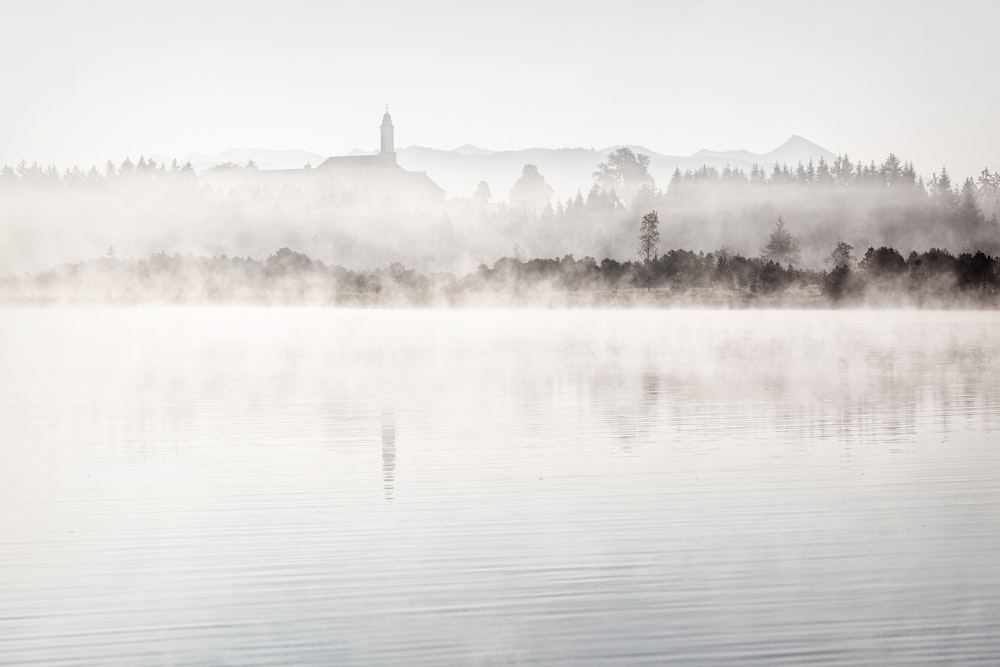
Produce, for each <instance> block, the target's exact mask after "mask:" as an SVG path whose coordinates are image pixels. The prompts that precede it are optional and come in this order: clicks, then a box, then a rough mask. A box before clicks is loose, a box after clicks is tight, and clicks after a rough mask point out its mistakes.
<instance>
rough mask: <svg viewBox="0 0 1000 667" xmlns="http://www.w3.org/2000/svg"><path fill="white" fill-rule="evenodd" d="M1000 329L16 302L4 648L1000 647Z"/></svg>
mask: <svg viewBox="0 0 1000 667" xmlns="http://www.w3.org/2000/svg"><path fill="white" fill-rule="evenodd" d="M998 352H1000V314H998V313H995V312H926V311H875V310H864V311H801V310H800V311H759V310H743V311H728V312H727V311H707V310H658V311H654V310H651V311H640V310H636V311H612V310H521V311H517V310H508V311H504V310H384V311H381V310H347V309H343V310H341V309H321V308H317V309H293V308H288V309H285V308H245V309H244V308H209V307H205V308H198V307H190V308H187V307H184V308H182V307H176V308H169V307H166V308H152V307H150V308H106V309H100V308H98V309H73V308H64V309H57V308H53V309H6V310H0V374H2V376H0V456H2V459H0V664H3V665H28V664H45V665H183V666H186V665H258V664H259V665H265V664H266V665H278V664H281V665H331V664H371V665H450V664H459V665H464V664H470V665H493V664H565V665H579V664H590V663H594V664H609V663H613V664H642V663H648V664H663V663H665V662H670V663H682V664H732V663H739V662H745V663H756V664H767V665H774V664H782V663H786V664H885V663H898V664H919V663H932V664H941V663H961V664H970V663H976V662H980V663H984V664H986V663H993V664H996V663H997V662H998V661H1000V437H998V436H1000V354H998Z"/></svg>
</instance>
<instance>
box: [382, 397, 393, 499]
mask: <svg viewBox="0 0 1000 667" xmlns="http://www.w3.org/2000/svg"><path fill="white" fill-rule="evenodd" d="M395 476H396V420H395V416H394V415H393V413H392V411H391V410H383V411H382V487H383V489H384V491H385V499H386V500H392V491H393V482H394V480H395Z"/></svg>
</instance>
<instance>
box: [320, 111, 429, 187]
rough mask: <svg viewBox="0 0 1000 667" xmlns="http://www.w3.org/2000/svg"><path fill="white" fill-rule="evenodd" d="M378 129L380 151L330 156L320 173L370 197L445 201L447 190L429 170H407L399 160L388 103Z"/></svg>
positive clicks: (334, 181) (321, 167)
mask: <svg viewBox="0 0 1000 667" xmlns="http://www.w3.org/2000/svg"><path fill="white" fill-rule="evenodd" d="M379 131H380V135H381V136H380V138H381V141H380V149H379V152H378V154H376V155H344V156H338V157H330V158H327V159H326V160H324V161H323V163H322V164H320V165H319V167H317V171H318V173H320V174H322V175H324V176H329V177H330V178H331V179H332V182H333V183H337V184H340V185H341V186H344V187H345V188H348V189H350V190H351V191H352V192H354V193H355V194H356V195H358V196H360V197H362V198H364V199H367V200H374V201H376V202H377V201H379V200H387V201H389V202H400V203H402V202H406V201H412V202H415V203H417V202H419V203H428V202H443V201H444V190H443V189H442V188H441V186H439V185H438V184H437V183H435V182H434V181H432V180H431V179H430V177H428V176H427V173H426V172H422V171H420V172H417V171H407V170H406V169H403V168H402V167H400V166H399V164H397V162H396V146H395V127H394V126H393V124H392V116H390V115H389V108H388V107H386V110H385V115H383V116H382V125H381V127H380V128H379Z"/></svg>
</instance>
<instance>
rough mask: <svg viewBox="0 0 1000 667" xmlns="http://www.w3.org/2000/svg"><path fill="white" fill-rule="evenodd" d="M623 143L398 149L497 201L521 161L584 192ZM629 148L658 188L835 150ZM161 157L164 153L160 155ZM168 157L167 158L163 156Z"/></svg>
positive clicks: (296, 156) (420, 166)
mask: <svg viewBox="0 0 1000 667" xmlns="http://www.w3.org/2000/svg"><path fill="white" fill-rule="evenodd" d="M618 148H621V146H608V147H606V148H601V149H594V148H527V149H523V150H514V151H493V150H489V149H487V148H482V147H479V146H473V145H472V144H465V145H463V146H459V147H458V148H455V149H452V150H442V149H438V148H427V147H424V146H407V147H406V148H400V149H398V150H397V160H398V162H399V165H400V166H402V167H403V168H404V169H408V170H410V171H424V172H427V175H428V176H430V177H431V178H432V179H433V180H434V181H435V182H436V183H438V184H439V185H440V186H441V187H442V188H444V189H445V191H446V192H447V193H448V196H449V197H470V196H471V195H472V193H473V192H474V191H475V189H476V186H477V185H478V183H479V182H480V181H486V182H487V183H488V184H489V186H490V190H491V191H492V193H493V197H494V199H496V200H506V199H507V195H508V193H509V192H510V189H511V187H512V186H513V185H514V182H515V181H516V180H517V179H518V178H519V177H520V175H521V169H522V168H523V167H524V165H525V164H528V163H531V164H535V165H537V166H538V170H539V171H540V172H541V174H542V176H544V177H545V180H546V181H547V182H548V183H549V185H551V186H552V188H553V189H554V190H555V197H556V198H558V199H560V200H563V201H565V200H566V199H567V198H569V197H573V196H575V195H576V192H577V191H580V192H581V193H582V194H583V195H584V196H586V194H587V191H588V190H589V189H590V187H591V185H593V182H594V178H593V174H594V171H596V170H597V165H598V164H599V163H601V162H603V161H605V160H606V159H607V156H608V155H609V154H610V153H611V152H612V151H614V150H617V149H618ZM629 148H631V149H632V150H633V151H635V152H637V153H643V154H645V155H648V156H649V157H650V165H649V172H650V173H651V174H652V175H653V178H655V179H656V185H657V187H660V188H663V187H666V186H667V184H668V183H669V182H670V177H671V175H672V174H673V172H674V170H675V169H680V170H681V171H684V170H687V169H698V168H699V167H701V166H702V165H707V166H709V167H715V168H716V169H723V168H725V167H726V166H729V167H732V168H734V169H742V170H744V171H749V170H750V168H751V167H752V166H753V165H754V164H755V163H756V164H759V165H761V166H762V167H764V168H765V169H767V170H770V169H771V168H772V167H773V166H774V164H775V163H777V164H788V165H789V167H791V168H794V167H795V166H796V165H797V164H798V163H799V162H802V163H803V164H805V163H807V162H809V160H813V161H814V162H816V161H818V160H819V159H820V158H823V159H825V160H826V161H827V162H832V161H833V160H834V158H835V157H836V156H835V154H834V153H833V152H831V151H829V150H827V149H826V148H823V147H822V146H819V145H817V144H815V143H813V142H812V141H809V140H808V139H806V138H805V137H801V136H799V135H795V134H793V135H792V136H791V137H789V138H788V140H787V141H785V142H784V143H782V144H781V145H780V146H778V147H777V148H775V149H774V150H771V151H768V152H767V153H754V152H752V151H747V150H727V151H714V150H708V149H703V150H700V151H697V152H696V153H693V154H691V155H667V154H664V153H658V152H656V151H653V150H650V149H648V148H645V147H643V146H635V145H630V146H629ZM375 152H377V151H374V150H362V149H355V150H352V151H350V154H351V155H371V154H374V153H375ZM324 159H325V157H324V156H322V155H319V154H317V153H312V152H309V151H304V150H284V151H275V150H265V149H255V148H231V149H228V150H226V151H223V152H222V153H218V154H215V155H206V154H201V153H192V154H189V155H186V156H184V157H183V158H179V161H180V162H181V163H182V164H183V163H184V162H188V161H189V162H191V164H192V165H193V166H194V167H195V169H199V170H201V169H207V168H209V167H213V166H216V165H220V164H225V163H235V164H239V165H243V164H246V162H247V160H253V161H254V162H255V163H256V164H257V168H258V169H295V168H300V167H302V166H304V165H305V164H307V163H308V164H311V165H312V166H316V165H318V164H320V163H321V162H322V161H323V160H324ZM161 160H162V158H161ZM166 161H167V162H169V159H167V160H166Z"/></svg>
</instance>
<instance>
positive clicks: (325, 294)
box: [0, 242, 1000, 308]
mask: <svg viewBox="0 0 1000 667" xmlns="http://www.w3.org/2000/svg"><path fill="white" fill-rule="evenodd" d="M827 259H828V264H829V268H828V269H824V270H815V269H802V268H795V267H793V266H791V265H782V264H779V263H778V262H775V261H773V260H769V259H765V258H763V257H745V256H743V255H739V254H732V253H729V252H727V251H716V252H711V253H703V252H693V251H690V250H670V251H668V252H666V253H664V254H662V255H656V256H654V257H653V258H652V259H650V261H648V262H643V261H625V262H620V261H617V260H614V259H611V258H605V259H603V260H601V261H600V262H598V261H597V260H595V259H594V258H592V257H584V258H582V259H577V258H575V257H574V256H573V255H565V256H563V257H561V258H549V259H527V260H526V259H522V258H519V257H502V258H500V259H499V260H497V261H496V262H494V263H493V264H492V265H491V266H487V265H485V264H484V265H480V266H479V267H478V268H477V269H476V270H475V271H473V272H470V273H467V274H464V275H460V276H457V275H455V274H452V273H447V272H438V273H422V272H419V271H416V270H414V269H411V268H407V267H406V266H404V265H402V264H399V263H393V264H390V265H388V266H386V267H384V268H379V269H373V270H365V271H355V270H351V269H347V268H344V267H342V266H338V265H332V264H327V263H325V262H323V261H322V260H316V259H313V258H310V257H309V256H307V255H305V254H303V253H299V252H295V251H293V250H290V249H288V248H282V249H280V250H278V251H277V252H276V253H274V254H272V255H270V256H268V257H267V258H265V259H263V260H258V259H252V258H249V257H228V256H225V255H221V256H216V257H204V256H193V255H176V254H175V255H167V254H164V253H157V254H154V255H152V256H151V257H149V258H147V259H140V260H132V259H121V258H118V257H113V256H106V257H101V258H97V259H92V260H88V261H84V262H77V263H72V264H65V265H61V266H59V267H56V268H54V269H51V270H48V271H43V272H40V273H36V274H30V275H24V276H20V277H15V276H5V277H0V302H2V303H3V304H5V305H9V306H10V305H75V304H76V305H89V304H108V305H128V304H243V305H275V306H285V305H320V306H365V307H480V306H505V307H510V306H543V307H577V306H578V307H623V306H644V307H685V306H692V307H768V308H772V307H807V308H827V307H843V306H866V305H867V306H891V307H915V308H981V307H985V308H996V307H998V306H1000V259H998V258H996V257H993V256H990V255H987V254H985V253H982V252H976V253H962V254H959V255H954V254H952V253H950V252H948V251H947V250H942V249H936V248H934V249H930V250H928V251H925V252H922V253H917V252H915V251H914V252H911V253H910V255H909V256H908V257H906V258H904V257H903V256H902V255H901V254H900V253H899V252H897V251H896V250H894V249H892V248H888V247H880V248H877V249H876V248H873V247H870V248H869V249H868V250H867V251H866V252H865V253H864V254H863V255H862V256H861V257H860V258H858V257H856V256H855V254H854V249H853V248H852V247H851V246H850V245H848V244H846V243H843V242H841V243H839V244H838V245H837V246H836V247H835V248H834V249H833V251H832V252H831V253H830V255H829V257H828V258H827Z"/></svg>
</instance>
